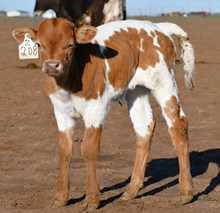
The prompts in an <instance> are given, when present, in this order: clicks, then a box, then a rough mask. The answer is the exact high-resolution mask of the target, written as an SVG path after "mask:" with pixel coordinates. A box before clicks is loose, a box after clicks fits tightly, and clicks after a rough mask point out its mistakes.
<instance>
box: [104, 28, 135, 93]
mask: <svg viewBox="0 0 220 213" xmlns="http://www.w3.org/2000/svg"><path fill="white" fill-rule="evenodd" d="M128 37H129V39H127V38H128ZM105 45H106V47H110V48H112V49H115V50H117V52H118V53H119V54H118V55H117V56H115V57H114V58H110V59H108V63H109V67H110V72H109V73H108V79H109V82H110V84H111V85H112V86H113V87H114V88H115V90H119V89H121V88H125V87H126V86H127V84H128V82H129V81H130V79H131V78H132V76H133V74H134V73H133V71H134V70H135V69H136V68H137V66H138V58H139V37H138V31H137V30H136V29H134V28H129V29H128V31H125V30H122V29H121V30H120V31H119V32H115V33H114V34H113V35H112V36H111V37H110V38H109V39H108V40H107V41H105Z"/></svg>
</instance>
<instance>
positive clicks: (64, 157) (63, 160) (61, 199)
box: [53, 130, 73, 207]
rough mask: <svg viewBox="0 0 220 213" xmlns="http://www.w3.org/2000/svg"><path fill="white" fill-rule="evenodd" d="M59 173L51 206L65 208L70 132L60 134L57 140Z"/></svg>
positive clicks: (67, 190)
mask: <svg viewBox="0 0 220 213" xmlns="http://www.w3.org/2000/svg"><path fill="white" fill-rule="evenodd" d="M59 153H60V171H59V176H58V180H57V185H56V193H55V197H54V202H53V206H54V207H62V206H65V205H66V203H67V201H68V195H69V187H70V179H69V167H70V161H71V158H72V155H73V142H72V131H71V130H66V131H65V132H60V138H59Z"/></svg>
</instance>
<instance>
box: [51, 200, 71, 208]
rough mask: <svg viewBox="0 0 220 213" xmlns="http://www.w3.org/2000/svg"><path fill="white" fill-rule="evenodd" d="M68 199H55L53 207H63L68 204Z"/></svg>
mask: <svg viewBox="0 0 220 213" xmlns="http://www.w3.org/2000/svg"><path fill="white" fill-rule="evenodd" d="M66 203H67V202H66V201H61V200H54V201H53V203H52V207H53V208H59V207H63V206H65V205H66Z"/></svg>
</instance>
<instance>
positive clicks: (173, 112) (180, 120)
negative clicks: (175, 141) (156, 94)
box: [163, 96, 188, 140]
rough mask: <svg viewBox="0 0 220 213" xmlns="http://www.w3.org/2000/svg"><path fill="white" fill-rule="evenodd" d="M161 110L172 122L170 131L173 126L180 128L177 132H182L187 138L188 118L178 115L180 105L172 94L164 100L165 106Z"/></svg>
mask: <svg viewBox="0 0 220 213" xmlns="http://www.w3.org/2000/svg"><path fill="white" fill-rule="evenodd" d="M163 110H164V112H165V113H166V115H167V116H168V117H169V119H170V120H171V122H172V127H171V128H170V131H173V129H174V128H176V129H178V130H182V131H181V132H179V134H182V135H183V136H184V137H186V139H187V140H188V130H187V128H188V119H187V117H186V116H182V117H180V105H179V103H178V101H177V98H176V97H175V96H172V97H171V98H170V100H169V101H167V102H166V107H164V108H163ZM177 137H178V136H177Z"/></svg>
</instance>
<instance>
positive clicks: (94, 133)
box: [81, 127, 102, 211]
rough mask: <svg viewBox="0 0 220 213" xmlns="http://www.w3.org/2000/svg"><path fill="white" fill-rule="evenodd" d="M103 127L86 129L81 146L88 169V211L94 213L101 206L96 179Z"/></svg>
mask: <svg viewBox="0 0 220 213" xmlns="http://www.w3.org/2000/svg"><path fill="white" fill-rule="evenodd" d="M101 132H102V127H98V128H94V127H90V128H86V130H85V135H84V139H83V142H82V144H81V152H82V156H83V158H84V160H85V163H86V168H87V181H86V205H85V206H84V207H85V208H87V210H88V211H93V210H94V209H96V208H97V207H98V206H99V202H100V192H99V185H98V182H97V177H96V163H97V159H98V154H99V147H100V137H101Z"/></svg>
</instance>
